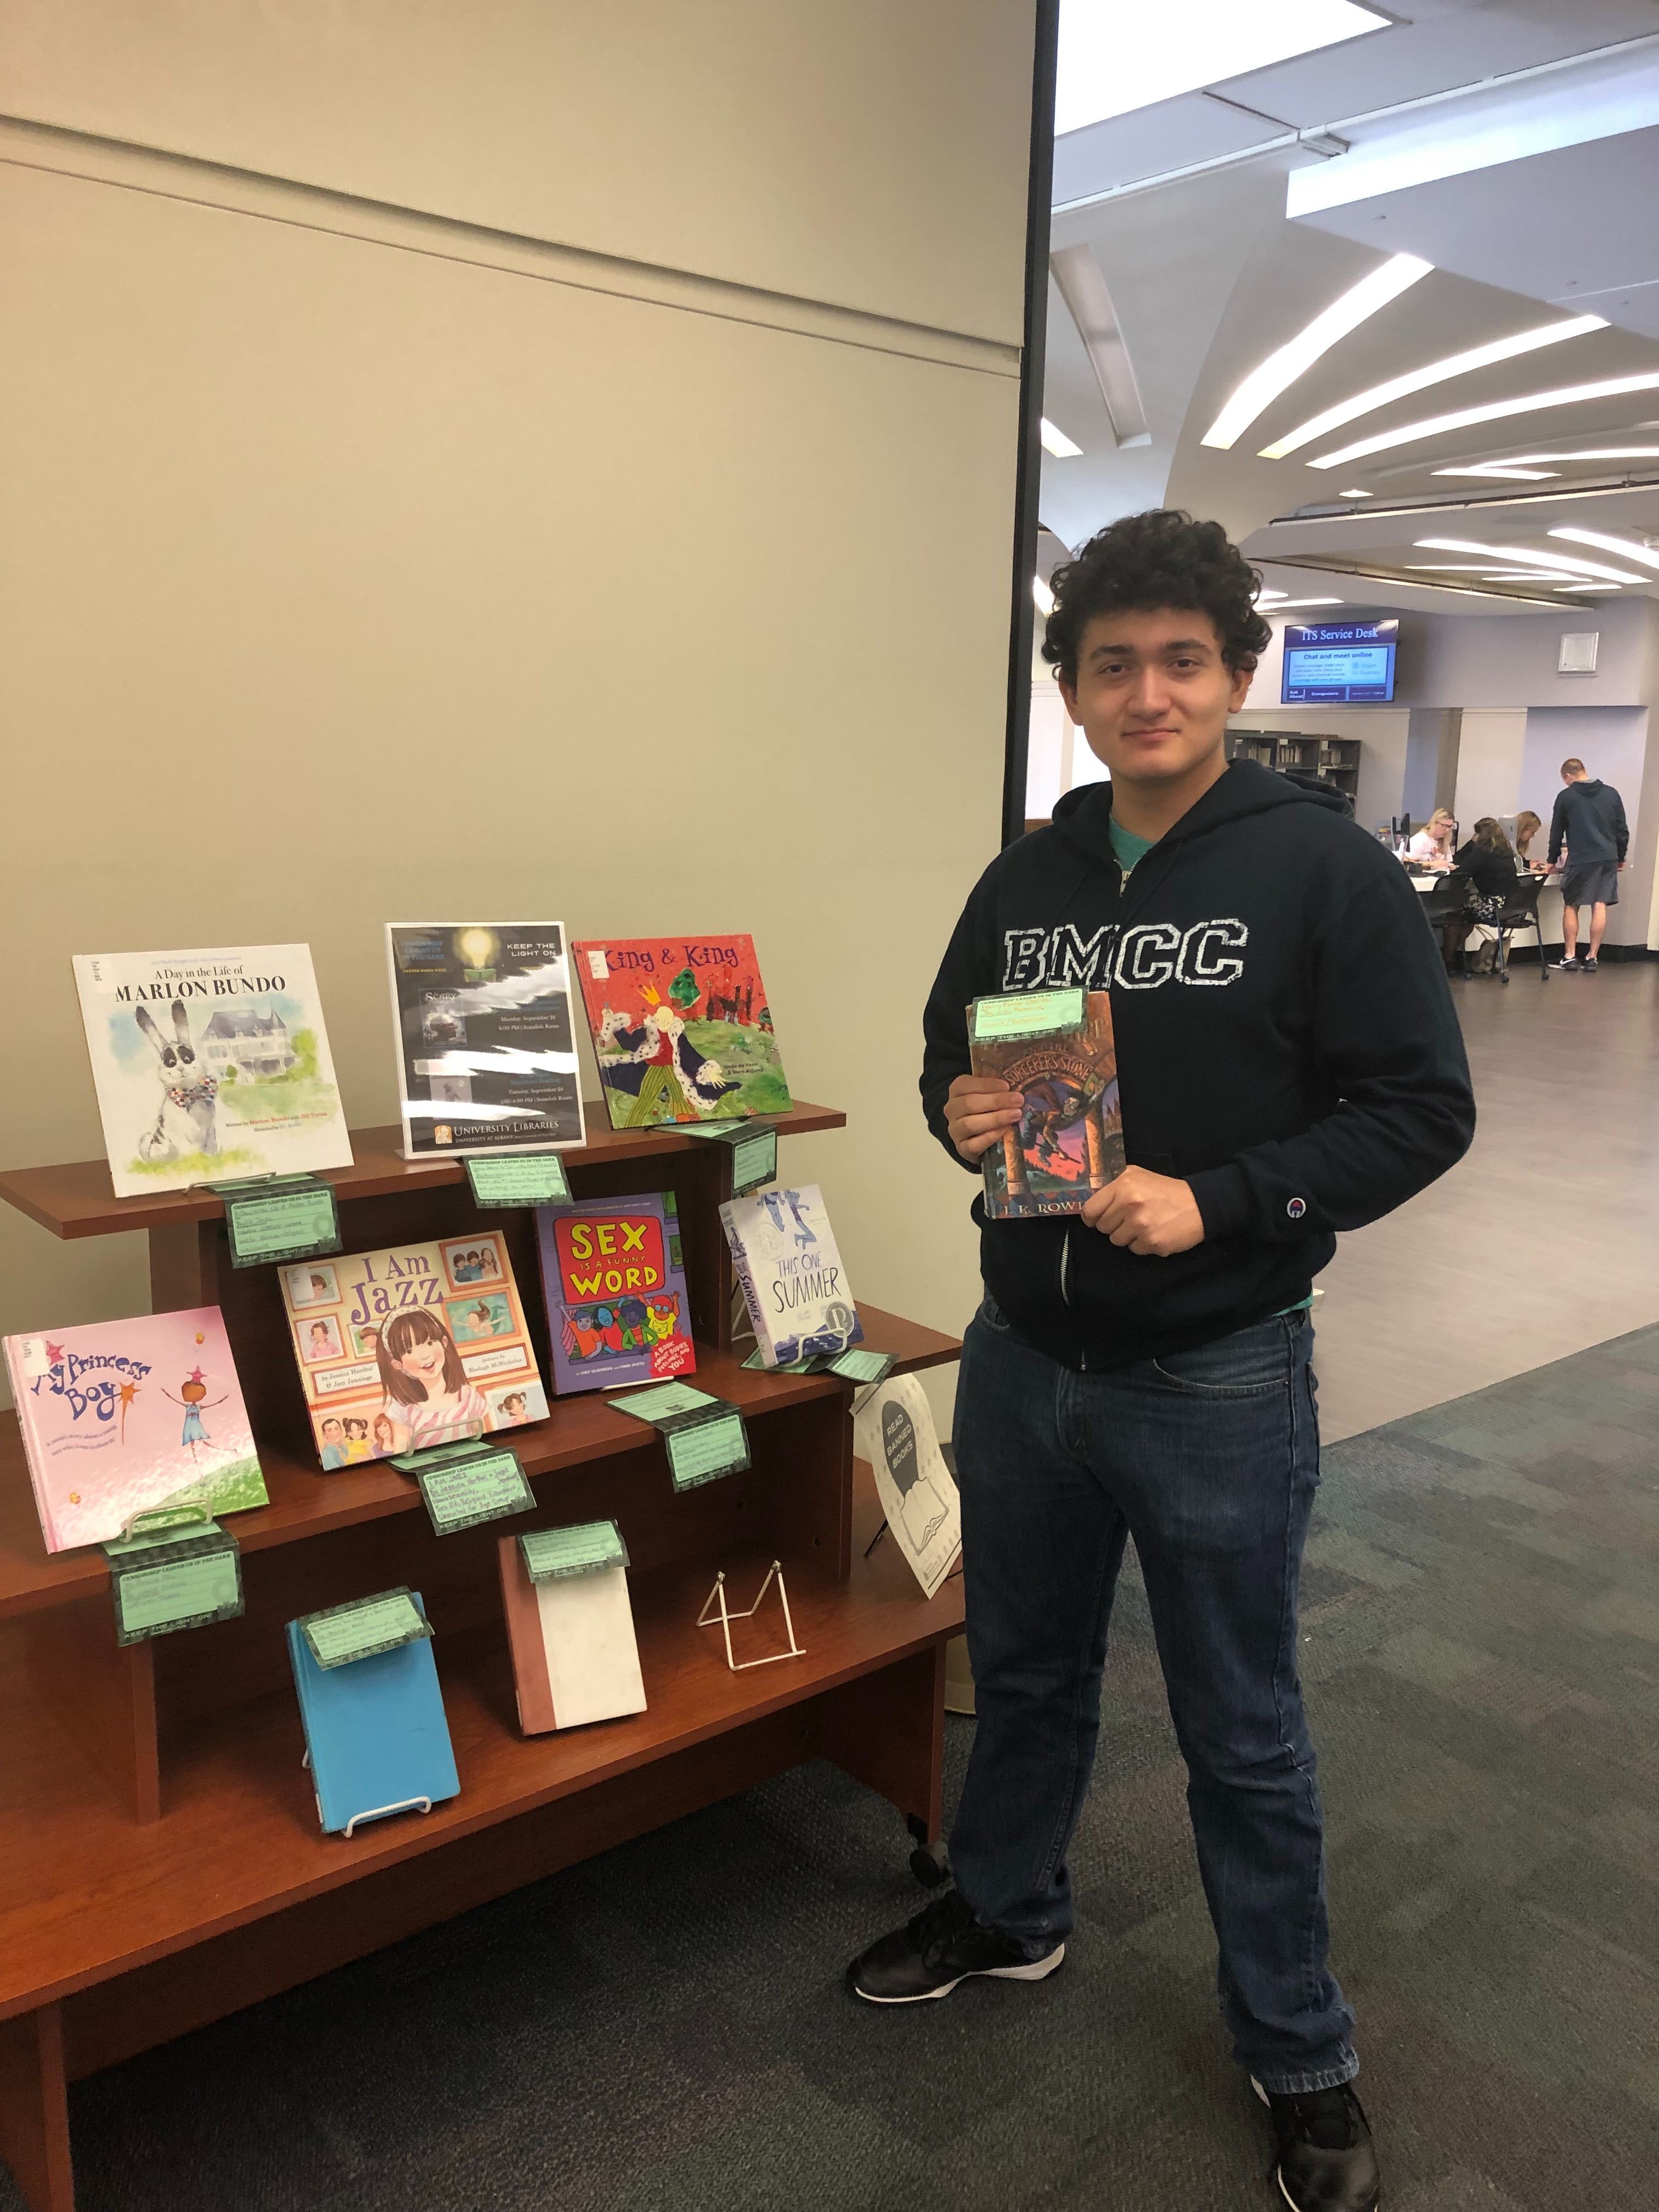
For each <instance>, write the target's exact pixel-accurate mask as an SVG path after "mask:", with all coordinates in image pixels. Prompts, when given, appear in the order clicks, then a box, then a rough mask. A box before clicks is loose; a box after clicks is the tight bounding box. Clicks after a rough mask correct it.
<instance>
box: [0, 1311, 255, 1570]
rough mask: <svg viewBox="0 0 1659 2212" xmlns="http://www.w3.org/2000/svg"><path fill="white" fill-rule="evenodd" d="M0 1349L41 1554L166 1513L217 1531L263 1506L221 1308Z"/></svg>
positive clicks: (23, 1339) (100, 1539)
mask: <svg viewBox="0 0 1659 2212" xmlns="http://www.w3.org/2000/svg"><path fill="white" fill-rule="evenodd" d="M5 1347H6V1365H7V1369H8V1370H9V1374H10V1376H11V1389H12V1396H13V1398H14V1399H15V1401H16V1405H17V1418H18V1420H19V1423H20V1424H21V1428H22V1432H23V1449H24V1452H25V1454H26V1455H27V1460H28V1466H29V1480H30V1482H31V1483H32V1484H33V1488H34V1504H35V1510H36V1511H37V1512H38V1513H39V1515H40V1533H41V1534H42V1535H43V1537H44V1538H45V1539H46V1549H47V1550H48V1551H49V1552H64V1551H69V1550H71V1549H72V1548H73V1547H75V1546H76V1545H77V1544H104V1543H108V1542H109V1541H111V1540H112V1538H114V1537H117V1536H119V1535H120V1534H122V1533H123V1532H124V1530H125V1528H126V1527H127V1524H128V1523H129V1522H131V1520H132V1519H133V1517H134V1516H136V1515H138V1514H141V1513H153V1512H155V1511H158V1510H161V1509H163V1508H167V1509H171V1508H175V1507H184V1506H190V1507H193V1508H197V1509H199V1510H200V1512H201V1513H202V1515H203V1516H204V1517H206V1518H209V1519H212V1520H217V1519H218V1518H219V1517H220V1516H221V1515H222V1514H226V1513H238V1512H240V1511H242V1510H244V1509H245V1508H246V1507H248V1506H251V1505H263V1504H264V1503H265V1485H264V1476H263V1475H262V1474H261V1473H260V1471H259V1460H258V1454H257V1453H256V1451H255V1450H254V1447H253V1431H252V1428H251V1427H250V1426H249V1425H248V1418H247V1408H246V1406H245V1405H244V1404H243V1403H242V1392H241V1386H240V1383H238V1382H237V1380H236V1366H235V1363H234V1360H233V1359H232V1358H231V1356H230V1342H229V1340H228V1337H227V1336H226V1334H225V1324H224V1318H223V1316H222V1314H221V1313H220V1311H219V1309H218V1307H217V1306H197V1307H196V1308H195V1309H193V1310H190V1311H186V1312H183V1313H162V1314H141V1315H139V1316H137V1318H135V1319H134V1320H132V1321H110V1322H93V1323H89V1324H88V1325H87V1326H86V1327H84V1328H58V1329H48V1330H47V1331H46V1333H45V1334H42V1335H32V1336H9V1337H7V1339H6V1340H5Z"/></svg>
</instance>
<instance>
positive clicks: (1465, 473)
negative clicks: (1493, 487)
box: [1435, 467, 1559, 483]
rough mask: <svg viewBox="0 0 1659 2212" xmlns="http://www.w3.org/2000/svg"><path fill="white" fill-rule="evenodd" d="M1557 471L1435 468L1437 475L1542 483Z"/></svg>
mask: <svg viewBox="0 0 1659 2212" xmlns="http://www.w3.org/2000/svg"><path fill="white" fill-rule="evenodd" d="M1558 473H1559V472H1558V471H1556V470H1554V469H1500V468H1496V467H1492V468H1485V469H1437V470H1436V471H1435V474H1436V476H1437V477H1504V479H1505V480H1506V481H1507V482H1509V483H1543V482H1544V481H1545V479H1546V478H1547V477H1553V476H1555V475H1556V474H1558Z"/></svg>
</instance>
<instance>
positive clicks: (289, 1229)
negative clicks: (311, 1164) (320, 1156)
mask: <svg viewBox="0 0 1659 2212" xmlns="http://www.w3.org/2000/svg"><path fill="white" fill-rule="evenodd" d="M219 1195H220V1196H221V1197H222V1199H223V1200H224V1205H225V1234H226V1235H227V1237H228V1238H229V1240H230V1262H231V1265H232V1267H265V1266H268V1265H269V1264H270V1263H271V1262H272V1261H278V1260H309V1259H311V1258H313V1257H314V1256H315V1255H317V1254H319V1253H323V1252H337V1251H338V1250H339V1249H340V1210H339V1207H338V1206H337V1204H336V1203H335V1198H334V1186H333V1185H332V1184H331V1183H326V1182H318V1180H317V1178H316V1177H315V1176H289V1177H285V1178H284V1179H283V1182H281V1183H280V1184H275V1183H266V1184H264V1185H263V1186H256V1187H255V1188H252V1189H251V1190H242V1191H238V1190H234V1189H231V1188H221V1190H220V1192H219Z"/></svg>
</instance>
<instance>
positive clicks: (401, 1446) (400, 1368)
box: [279, 1230, 547, 1472]
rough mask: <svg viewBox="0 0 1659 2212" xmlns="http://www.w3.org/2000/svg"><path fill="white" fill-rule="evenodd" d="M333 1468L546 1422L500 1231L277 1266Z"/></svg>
mask: <svg viewBox="0 0 1659 2212" xmlns="http://www.w3.org/2000/svg"><path fill="white" fill-rule="evenodd" d="M279 1273H280V1278H281V1281H282V1285H283V1304H284V1306H285V1307H286V1309H287V1311H288V1321H289V1329H290V1330H291V1332H292V1334H293V1337H294V1356H295V1358H296V1359H297V1360H298V1362H299V1364H300V1379H301V1383H303V1384H304V1386H305V1394H306V1405H307V1411H308V1412H309V1413H310V1416H311V1431H312V1434H313V1437H315V1438H316V1442H317V1449H318V1453H319V1455H320V1457H321V1460H322V1463H323V1467H324V1468H325V1471H328V1472H332V1471H333V1470H334V1469H335V1468H342V1467H350V1466H353V1465H355V1464H356V1462H358V1461H360V1460H368V1459H388V1458H390V1457H391V1456H392V1454H393V1453H394V1452H407V1451H423V1450H424V1449H426V1448H427V1446H428V1445H429V1444H450V1443H465V1442H466V1441H467V1440H468V1439H469V1438H471V1437H479V1436H483V1435H485V1434H487V1433H489V1431H493V1430H496V1429H513V1428H518V1427H520V1426H521V1425H523V1424H524V1423H525V1422H526V1421H541V1420H545V1419H546V1418H547V1396H546V1393H545V1392H544V1390H543V1389H542V1378H541V1371H540V1370H539V1369H538V1366H537V1364H536V1354H535V1352H534V1350H533V1349H532V1346H531V1341H530V1332H529V1329H528V1328H527V1327H526V1322H525V1315H524V1306H523V1304H522V1302H521V1301H520V1297H519V1288H518V1285H517V1284H516V1283H515V1282H514V1281H513V1263H512V1261H510V1260H509V1259H508V1257H507V1244H506V1240H505V1239H504V1238H503V1237H501V1234H500V1232H499V1231H495V1230H484V1231H475V1232H473V1233H471V1234H470V1235H468V1236H465V1237H446V1238H444V1239H443V1240H441V1242H439V1243H430V1244H397V1245H392V1246H391V1247H390V1248H389V1249H386V1251H384V1252H353V1253H351V1254H349V1255H347V1256H344V1257H341V1258H336V1259H331V1260H301V1261H299V1262H298V1263H297V1264H296V1265H295V1266H292V1267H283V1268H282V1269H280V1270H279Z"/></svg>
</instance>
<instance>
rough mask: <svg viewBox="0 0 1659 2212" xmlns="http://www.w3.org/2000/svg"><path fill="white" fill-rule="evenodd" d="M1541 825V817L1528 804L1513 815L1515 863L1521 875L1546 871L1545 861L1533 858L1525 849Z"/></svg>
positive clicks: (1538, 874) (1537, 874)
mask: <svg viewBox="0 0 1659 2212" xmlns="http://www.w3.org/2000/svg"><path fill="white" fill-rule="evenodd" d="M1543 826H1544V824H1543V821H1542V818H1541V817H1540V816H1538V815H1536V814H1534V812H1533V811H1532V809H1531V808H1530V807H1529V806H1528V807H1526V808H1524V809H1523V810H1522V812H1520V813H1519V814H1517V815H1516V817H1515V865H1516V871H1517V872H1518V873H1519V874H1521V875H1523V876H1524V875H1534V876H1541V875H1543V874H1545V873H1546V872H1547V867H1546V863H1545V862H1544V861H1542V860H1534V859H1533V857H1532V855H1531V854H1529V853H1528V850H1527V848H1528V845H1530V844H1531V842H1532V841H1533V839H1534V837H1535V836H1537V835H1538V833H1539V831H1540V830H1541V829H1542V828H1543Z"/></svg>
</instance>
